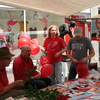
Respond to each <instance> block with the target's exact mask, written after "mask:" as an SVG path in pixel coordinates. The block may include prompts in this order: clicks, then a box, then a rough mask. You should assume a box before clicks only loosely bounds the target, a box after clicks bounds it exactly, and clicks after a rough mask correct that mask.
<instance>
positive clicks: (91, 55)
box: [79, 50, 95, 63]
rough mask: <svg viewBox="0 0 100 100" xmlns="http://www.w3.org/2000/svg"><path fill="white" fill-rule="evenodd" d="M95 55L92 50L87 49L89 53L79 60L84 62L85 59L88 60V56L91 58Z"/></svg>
mask: <svg viewBox="0 0 100 100" xmlns="http://www.w3.org/2000/svg"><path fill="white" fill-rule="evenodd" d="M94 55H95V51H94V50H89V55H88V56H87V57H85V58H83V59H81V60H80V61H79V62H83V63H84V62H86V61H87V60H89V59H90V58H92V57H93V56H94Z"/></svg>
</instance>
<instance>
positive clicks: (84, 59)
mask: <svg viewBox="0 0 100 100" xmlns="http://www.w3.org/2000/svg"><path fill="white" fill-rule="evenodd" d="M86 61H87V59H86V58H83V59H81V60H80V61H79V62H81V63H85V62H86Z"/></svg>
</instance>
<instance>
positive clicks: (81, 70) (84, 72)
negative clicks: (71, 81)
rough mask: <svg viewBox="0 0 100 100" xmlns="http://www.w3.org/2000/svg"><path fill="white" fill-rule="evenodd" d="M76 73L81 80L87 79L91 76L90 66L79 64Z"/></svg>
mask: <svg viewBox="0 0 100 100" xmlns="http://www.w3.org/2000/svg"><path fill="white" fill-rule="evenodd" d="M76 72H77V74H78V75H79V76H80V77H81V78H82V77H86V76H88V74H89V69H88V66H87V65H86V64H84V63H78V65H77V67H76Z"/></svg>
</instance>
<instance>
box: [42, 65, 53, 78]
mask: <svg viewBox="0 0 100 100" xmlns="http://www.w3.org/2000/svg"><path fill="white" fill-rule="evenodd" d="M53 71H54V68H53V67H52V65H50V64H45V65H43V66H42V68H41V76H43V77H48V76H50V75H52V73H53Z"/></svg>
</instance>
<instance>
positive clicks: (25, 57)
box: [13, 45, 51, 89]
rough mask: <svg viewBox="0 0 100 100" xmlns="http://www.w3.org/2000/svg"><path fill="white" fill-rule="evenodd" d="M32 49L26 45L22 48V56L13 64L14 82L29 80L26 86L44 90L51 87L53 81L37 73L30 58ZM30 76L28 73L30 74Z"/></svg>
mask: <svg viewBox="0 0 100 100" xmlns="http://www.w3.org/2000/svg"><path fill="white" fill-rule="evenodd" d="M30 54H31V48H30V46H28V45H24V46H23V47H22V48H21V54H20V55H19V56H18V57H16V58H15V60H14V62H13V74H14V80H15V81H16V80H20V79H23V80H25V79H28V78H30V80H28V81H27V82H26V83H25V86H28V85H32V86H33V87H34V88H37V89H42V88H45V87H47V86H50V85H51V79H50V78H48V77H42V76H41V74H40V73H39V72H38V71H36V69H35V66H34V65H33V62H32V59H31V57H30ZM30 71H31V73H29V75H27V74H26V73H28V72H30Z"/></svg>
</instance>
